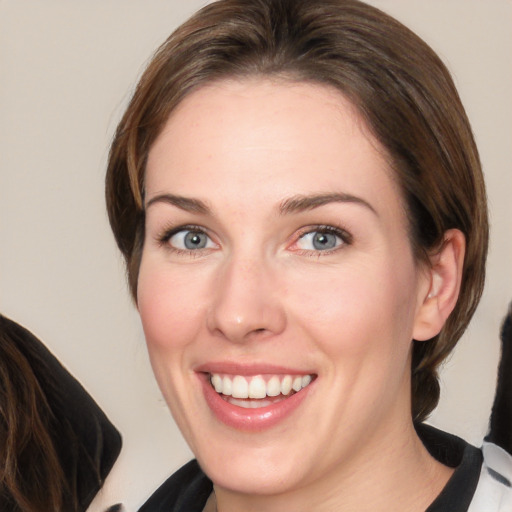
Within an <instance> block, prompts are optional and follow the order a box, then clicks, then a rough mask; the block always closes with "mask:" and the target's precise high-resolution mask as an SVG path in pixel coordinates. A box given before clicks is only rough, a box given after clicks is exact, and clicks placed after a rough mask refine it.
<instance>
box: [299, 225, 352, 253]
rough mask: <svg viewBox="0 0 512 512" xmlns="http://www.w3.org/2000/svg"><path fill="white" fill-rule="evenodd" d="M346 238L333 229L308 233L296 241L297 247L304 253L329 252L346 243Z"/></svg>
mask: <svg viewBox="0 0 512 512" xmlns="http://www.w3.org/2000/svg"><path fill="white" fill-rule="evenodd" d="M346 238H347V237H346V236H344V235H343V233H342V232H339V230H337V229H334V228H329V229H326V228H323V229H316V230H314V231H309V232H308V233H305V234H304V235H302V236H301V237H300V238H299V239H298V241H297V247H298V248H299V249H301V250H305V251H329V250H332V249H336V248H338V247H339V246H341V245H342V244H344V243H346V242H347V240H346Z"/></svg>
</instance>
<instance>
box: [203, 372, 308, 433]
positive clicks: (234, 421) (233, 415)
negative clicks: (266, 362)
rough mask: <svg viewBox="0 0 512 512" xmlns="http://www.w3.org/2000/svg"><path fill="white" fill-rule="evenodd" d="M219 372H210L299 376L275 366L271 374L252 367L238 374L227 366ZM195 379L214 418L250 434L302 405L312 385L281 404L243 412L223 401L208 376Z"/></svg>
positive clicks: (288, 414) (275, 421) (275, 423)
mask: <svg viewBox="0 0 512 512" xmlns="http://www.w3.org/2000/svg"><path fill="white" fill-rule="evenodd" d="M208 367H209V368H210V365H208ZM219 370H220V369H216V370H211V372H212V373H232V374H236V375H259V374H265V373H267V374H268V373H279V374H281V373H285V374H288V375H290V374H298V372H296V371H295V372H290V371H285V372H282V371H279V372H277V371H276V369H275V367H273V369H272V370H271V371H269V368H268V367H265V368H263V367H260V368H258V369H255V368H254V367H251V370H250V371H246V372H240V368H239V369H238V370H237V371H235V372H233V371H227V368H226V366H225V365H223V366H222V371H219ZM198 376H199V377H200V380H201V384H202V389H203V394H204V397H205V400H206V403H207V404H208V406H209V407H210V409H211V411H212V412H213V414H214V415H215V417H216V418H217V419H218V420H219V421H221V422H222V423H224V424H225V425H228V426H230V427H233V428H235V429H237V430H244V431H249V432H257V431H262V430H265V429H269V428H271V427H273V426H275V425H277V424H278V423H280V422H281V421H283V420H285V419H286V418H287V417H289V416H290V415H291V414H292V413H293V412H294V411H295V410H296V409H297V408H298V407H299V406H300V405H301V404H302V402H303V401H304V399H305V398H306V397H307V395H308V393H309V390H310V388H311V386H312V385H314V382H312V383H311V384H310V385H309V386H307V387H306V388H304V389H301V390H300V391H299V392H298V393H295V394H293V395H291V396H290V397H288V398H286V399H284V400H281V401H280V402H276V403H273V404H271V405H268V406H266V407H261V408H257V409H245V408H243V407H238V406H236V405H233V404H231V403H229V402H227V401H226V400H224V399H223V398H222V397H221V396H220V395H219V393H217V392H216V391H215V389H213V387H212V386H211V384H210V380H209V377H210V376H209V373H198Z"/></svg>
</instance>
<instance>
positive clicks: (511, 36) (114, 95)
mask: <svg viewBox="0 0 512 512" xmlns="http://www.w3.org/2000/svg"><path fill="white" fill-rule="evenodd" d="M204 3H205V2H203V1H198V0H193V1H192V0H188V1H181V0H180V1H178V0H175V1H171V0H166V1H164V0H124V1H122V0H88V1H85V0H83V1H69V0H68V1H65V0H44V1H41V0H0V69H1V75H0V244H1V245H0V311H1V312H3V313H4V314H6V315H8V316H10V317H12V318H13V319H16V320H17V321H19V322H20V323H22V324H24V325H26V326H27V327H28V328H30V329H31V330H33V331H34V332H35V333H36V334H37V335H38V336H39V337H41V338H42V339H43V340H44V341H45V342H46V343H47V345H48V346H49V347H50V348H51V350H53V352H54V353H55V354H56V355H57V356H58V357H59V358H60V359H61V361H62V362H63V363H64V364H65V365H66V366H67V367H68V368H69V369H70V370H71V371H72V372H73V374H74V375H75V376H76V377H77V378H78V379H79V380H80V381H81V382H82V383H83V384H84V385H85V387H86V388H87V389H88V390H89V391H90V393H91V394H92V395H93V396H94V398H95V399H96V400H97V401H98V402H99V404H100V405H101V406H102V407H103V408H104V410H105V411H106V412H107V414H108V415H109V416H110V418H111V419H112V421H113V422H114V423H115V424H116V425H117V427H118V428H119V429H120V431H121V432H122V434H123V437H124V449H123V453H122V456H121V457H120V459H119V462H118V464H117V466H116V469H115V471H114V473H113V474H112V475H111V478H110V481H109V483H108V486H107V488H106V490H105V493H104V495H103V497H102V499H103V502H104V503H105V502H107V501H124V503H125V504H126V505H127V507H128V509H129V510H133V509H136V507H138V506H139V505H140V504H141V503H142V502H143V501H144V499H145V498H146V497H147V495H149V494H150V492H151V491H152V489H154V488H155V487H156V486H157V485H158V484H159V483H160V481H161V480H163V479H164V477H166V476H167V475H168V474H169V473H170V472H171V471H172V470H173V469H175V468H176V467H177V466H179V465H180V464H182V463H183V462H185V461H186V460H187V459H188V458H189V456H190V454H189V452H188V449H187V448H186V446H184V443H183V441H182V440H181V437H180V434H179V433H178V432H177V429H176V427H175V426H174V424H173V422H172V420H171V418H170V415H169V414H168V412H167V410H166V407H165V404H164V403H163V400H162V399H161V397H160V394H159V392H158V390H157V388H156V385H155V384H154V383H153V379H152V375H151V372H150V368H149V365H148V362H147V357H146V352H145V346H144V340H143V336H142V332H141V328H140V325H139V321H138V318H137V314H136V311H135V309H134V308H133V306H132V305H131V303H130V299H129V297H128V293H127V291H126V286H125V282H124V274H123V272H124V271H123V266H122V262H121V260H120V257H119V255H118V253H117V251H116V247H115V245H114V241H113V238H112V236H111V234H110V231H109V227H108V223H107V219H106V214H105V211H104V202H103V177H104V168H105V161H106V156H107V151H108V145H109V141H110V139H111V137H112V133H113V130H114V128H115V126H116V122H117V120H118V119H119V117H120V115H121V113H122V111H123V108H124V106H125V104H126V101H127V99H128V97H129V95H130V91H131V90H132V87H133V85H134V84H135V82H136V79H137V76H138V75H139V73H140V72H141V70H142V69H143V66H144V63H145V62H147V60H148V58H149V56H150V55H151V53H152V51H153V50H154V49H155V48H156V47H157V45H158V44H159V43H160V42H161V41H163V39H164V38H165V37H166V36H167V35H168V34H169V33H170V31H171V30H172V29H173V28H174V27H175V26H176V25H177V24H178V23H180V22H181V21H183V20H184V19H185V18H186V17H187V16H188V15H189V14H190V13H192V12H193V11H194V10H195V9H196V8H198V7H199V6H201V5H202V4H204ZM372 3H374V4H375V5H377V6H380V7H382V8H383V9H384V10H387V11H388V12H390V13H391V14H394V15H395V16H396V17H397V18H399V19H400V20H401V21H403V22H405V23H406V24H407V25H409V26H410V27H411V28H413V29H414V30H415V31H417V32H418V34H419V35H421V36H422V37H423V38H424V39H426V40H427V42H428V43H429V44H431V46H433V48H434V49H435V50H436V51H437V52H438V53H439V54H440V55H441V57H442V58H443V59H444V60H445V62H446V63H447V64H448V66H449V68H450V69H451V70H452V72H453V74H454V77H455V81H456V83H457V85H458V87H459V91H460V94H461V96H462V99H463V101H464V103H465V105H466V107H467V110H468V114H469V117H470V119H471V120H472V123H473V128H474V132H475V135H476V139H477V142H478V144H479V147H480V151H481V157H482V161H483V165H484V169H485V174H486V179H487V185H488V191H489V201H490V208H491V222H492V245H491V252H490V256H489V265H488V281H487V287H486V291H485V295H484V297H483V300H482V303H481V306H480V308H479V310H478V312H477V314H476V317H475V319H474V321H473V323H472V326H471V328H470V329H469V331H468V332H467V334H466V335H465V337H464V339H463V340H462V342H461V343H460V345H459V347H458V349H457V351H456V353H455V355H454V356H453V358H452V359H451V361H450V362H449V363H448V364H447V365H446V368H445V370H444V371H443V375H442V382H443V397H442V401H441V404H440V406H439V408H438V409H437V411H436V412H435V414H434V415H433V417H432V422H433V423H435V424H436V425H439V426H441V427H442V428H445V429H448V430H451V431H453V432H455V433H458V434H459V435H461V436H464V437H466V438H467V439H469V440H470V441H472V442H474V443H477V444H478V443H480V441H481V439H482V436H483V435H484V433H485V430H486V424H487V419H488V416H489V409H490V405H491V402H492V396H493V393H494V380H495V371H496V363H497V357H498V348H499V345H498V330H499V325H500V322H501V318H502V316H503V315H504V313H505V311H506V308H507V304H508V301H509V300H510V299H511V298H512V270H511V268H510V265H511V262H512V172H511V162H512V149H511V148H512V99H511V98H512V95H511V91H512V62H511V61H512V27H511V25H512V2H511V1H510V0H490V1H484V0H429V1H424V0H380V1H379V0H373V2H372ZM93 509H94V510H100V509H101V506H100V505H99V504H98V503H97V504H96V505H95V506H94V507H93Z"/></svg>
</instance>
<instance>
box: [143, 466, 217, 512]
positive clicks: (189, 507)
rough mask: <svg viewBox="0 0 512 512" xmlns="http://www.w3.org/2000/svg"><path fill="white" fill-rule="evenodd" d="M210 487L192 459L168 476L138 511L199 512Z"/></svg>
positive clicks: (211, 486)
mask: <svg viewBox="0 0 512 512" xmlns="http://www.w3.org/2000/svg"><path fill="white" fill-rule="evenodd" d="M212 489H213V485H212V482H211V481H210V480H209V478H208V477H207V476H206V475H205V474H204V473H203V471H202V470H201V468H200V467H199V464H198V463H197V461H196V460H192V461H190V462H189V463H187V464H185V465H184V466H183V467H182V468H180V469H179V470H178V471H176V473H174V474H173V475H172V476H170V477H169V478H168V479H167V480H166V481H165V482H164V483H163V484H162V485H161V486H160V487H159V488H158V489H157V490H156V491H155V492H154V493H153V495H152V496H151V497H150V498H149V499H148V500H147V501H146V503H144V505H142V507H141V508H140V509H139V512H164V511H165V512H185V511H186V512H196V511H197V512H201V511H202V510H203V507H204V505H205V504H206V501H207V500H208V497H209V496H210V494H211V492H212Z"/></svg>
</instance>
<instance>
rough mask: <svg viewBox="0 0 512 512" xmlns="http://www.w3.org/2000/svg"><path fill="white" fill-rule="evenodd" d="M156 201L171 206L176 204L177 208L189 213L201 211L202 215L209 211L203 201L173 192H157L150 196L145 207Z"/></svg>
mask: <svg viewBox="0 0 512 512" xmlns="http://www.w3.org/2000/svg"><path fill="white" fill-rule="evenodd" d="M156 203H165V204H171V205H173V206H176V207H177V208H180V209H181V210H185V211H186V212H191V213H201V214H204V215H207V214H209V213H210V208H209V207H208V206H207V204H206V203H205V202H203V201H201V200H200V199H192V198H189V197H183V196H175V195H174V194H159V195H157V196H155V197H152V198H151V199H150V200H149V201H148V202H147V203H146V209H147V208H149V207H150V206H151V205H153V204H156Z"/></svg>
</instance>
